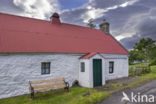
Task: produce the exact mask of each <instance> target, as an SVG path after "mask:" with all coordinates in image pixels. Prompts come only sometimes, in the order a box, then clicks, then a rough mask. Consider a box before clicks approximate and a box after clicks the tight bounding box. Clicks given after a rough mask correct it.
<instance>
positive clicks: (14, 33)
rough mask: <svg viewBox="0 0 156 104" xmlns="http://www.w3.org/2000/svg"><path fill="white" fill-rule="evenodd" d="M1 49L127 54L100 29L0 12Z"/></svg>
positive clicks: (8, 50) (3, 50)
mask: <svg viewBox="0 0 156 104" xmlns="http://www.w3.org/2000/svg"><path fill="white" fill-rule="evenodd" d="M0 52H1V53H6V52H7V53H16V52H61V53H90V52H100V53H110V54H128V52H127V51H126V50H125V49H124V48H123V47H122V46H121V45H120V44H119V43H118V42H117V41H116V40H115V39H114V38H113V37H111V36H110V35H107V34H105V33H104V32H102V31H100V30H96V29H91V28H87V27H82V26H76V25H71V24H66V23H61V24H53V23H51V21H45V20H38V19H32V18H26V17H20V16H13V15H8V14H2V13H0Z"/></svg>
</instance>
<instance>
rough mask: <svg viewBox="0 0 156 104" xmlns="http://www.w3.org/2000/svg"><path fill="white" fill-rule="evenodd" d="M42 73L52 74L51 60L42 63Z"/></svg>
mask: <svg viewBox="0 0 156 104" xmlns="http://www.w3.org/2000/svg"><path fill="white" fill-rule="evenodd" d="M41 74H50V62H42V63H41Z"/></svg>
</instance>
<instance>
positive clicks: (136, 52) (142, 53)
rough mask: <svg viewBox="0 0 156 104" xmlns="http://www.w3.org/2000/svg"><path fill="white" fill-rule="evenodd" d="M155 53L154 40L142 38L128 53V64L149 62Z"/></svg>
mask: <svg viewBox="0 0 156 104" xmlns="http://www.w3.org/2000/svg"><path fill="white" fill-rule="evenodd" d="M155 52H156V45H155V40H152V39H151V38H147V39H144V38H142V39H141V40H140V41H139V42H138V43H136V44H135V46H134V47H133V50H131V51H130V56H129V61H130V64H131V63H134V61H139V62H149V61H150V60H152V59H153V57H154V55H155Z"/></svg>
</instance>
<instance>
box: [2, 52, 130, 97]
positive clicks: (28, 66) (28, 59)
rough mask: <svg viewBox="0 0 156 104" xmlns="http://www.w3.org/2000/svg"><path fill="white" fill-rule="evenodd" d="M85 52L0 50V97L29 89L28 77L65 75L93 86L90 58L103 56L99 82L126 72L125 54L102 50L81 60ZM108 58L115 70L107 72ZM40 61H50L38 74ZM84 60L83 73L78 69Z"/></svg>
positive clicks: (125, 74) (82, 83) (45, 77)
mask: <svg viewBox="0 0 156 104" xmlns="http://www.w3.org/2000/svg"><path fill="white" fill-rule="evenodd" d="M82 55H84V54H54V53H38V54H37V53H36V54H30V53H29V54H28V53H27V54H0V98H6V97H11V96H17V95H22V94H27V93H29V89H28V88H29V84H28V81H29V80H31V81H34V80H42V79H51V78H60V77H64V78H65V79H66V81H68V82H69V83H70V85H72V83H73V81H75V80H79V83H80V85H81V86H84V87H89V88H92V87H93V65H92V64H93V59H102V77H103V78H102V80H103V82H102V84H103V85H105V80H109V79H115V78H119V77H127V76H128V56H127V55H112V54H102V55H103V56H104V58H103V57H101V56H100V55H98V54H97V55H95V56H93V57H91V58H90V59H85V60H80V59H79V58H80V57H81V56H82ZM109 61H114V64H115V66H114V68H115V69H114V71H115V72H114V73H113V74H109V73H108V72H109V66H108V65H109ZM41 62H51V73H50V74H49V75H41ZM80 62H85V73H84V72H80Z"/></svg>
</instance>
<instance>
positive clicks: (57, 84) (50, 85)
mask: <svg viewBox="0 0 156 104" xmlns="http://www.w3.org/2000/svg"><path fill="white" fill-rule="evenodd" d="M57 86H64V87H65V86H66V85H65V83H56V84H46V85H37V86H33V88H34V90H35V89H40V88H45V87H57Z"/></svg>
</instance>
